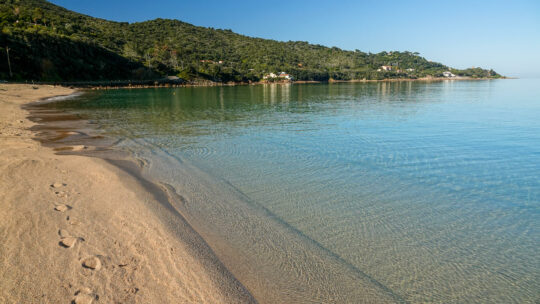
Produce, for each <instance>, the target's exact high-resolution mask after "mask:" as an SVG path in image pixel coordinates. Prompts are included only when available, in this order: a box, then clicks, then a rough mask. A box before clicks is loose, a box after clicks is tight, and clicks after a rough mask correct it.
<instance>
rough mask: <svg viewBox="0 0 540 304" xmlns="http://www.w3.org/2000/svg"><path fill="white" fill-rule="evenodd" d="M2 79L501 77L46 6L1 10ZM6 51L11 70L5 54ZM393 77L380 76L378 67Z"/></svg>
mask: <svg viewBox="0 0 540 304" xmlns="http://www.w3.org/2000/svg"><path fill="white" fill-rule="evenodd" d="M0 25H1V27H2V32H1V33H0V47H1V51H0V79H12V80H40V81H74V80H113V79H152V78H158V77H162V76H165V75H177V76H179V77H181V78H183V79H187V80H191V79H208V80H213V81H223V82H227V81H237V82H238V81H258V80H260V79H261V78H262V77H263V75H265V74H267V73H270V72H274V73H275V72H280V71H286V72H288V73H289V74H291V75H292V76H293V77H294V78H295V79H297V80H323V81H324V80H329V79H335V80H350V79H384V78H417V77H425V76H434V77H440V76H442V73H443V72H444V71H451V72H452V73H454V74H455V75H459V76H471V77H501V76H500V75H499V74H497V73H496V72H494V71H493V70H489V71H488V70H484V69H480V68H472V69H467V70H457V69H451V68H449V67H447V66H445V65H442V64H440V63H436V62H431V61H428V60H426V59H425V58H423V57H420V56H419V55H418V53H411V52H381V53H378V54H371V53H364V52H361V51H359V50H355V51H345V50H341V49H339V48H336V47H332V48H330V47H325V46H321V45H313V44H309V43H307V42H302V41H289V42H279V41H274V40H268V39H259V38H252V37H247V36H243V35H239V34H235V33H233V32H232V31H230V30H220V29H213V28H204V27H198V26H194V25H191V24H187V23H184V22H181V21H178V20H164V19H156V20H152V21H146V22H140V23H132V24H128V23H124V22H113V21H107V20H103V19H98V18H93V17H90V16H85V15H82V14H78V13H75V12H72V11H68V10H66V9H64V8H61V7H59V6H56V5H53V4H51V3H49V2H46V1H44V0H3V2H2V3H1V4H0ZM6 47H7V48H9V64H10V65H11V75H10V71H9V69H10V67H9V65H8V52H7V49H6ZM383 65H386V66H391V70H390V71H378V69H380V68H381V66H383Z"/></svg>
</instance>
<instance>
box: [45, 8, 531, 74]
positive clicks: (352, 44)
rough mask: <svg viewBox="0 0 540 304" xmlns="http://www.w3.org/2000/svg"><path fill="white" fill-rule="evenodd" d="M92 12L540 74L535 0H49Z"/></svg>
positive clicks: (106, 17) (449, 63) (110, 17)
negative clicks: (415, 52) (182, 22)
mask: <svg viewBox="0 0 540 304" xmlns="http://www.w3.org/2000/svg"><path fill="white" fill-rule="evenodd" d="M51 2H53V3H55V4H58V5H61V6H64V7H66V8H68V9H71V10H75V11H77V12H80V13H84V14H88V15H91V16H94V17H100V18H105V19H109V20H116V21H127V22H137V21H144V20H149V19H154V18H158V17H160V18H171V19H179V20H182V21H185V22H188V23H192V24H194V25H199V26H206V27H214V28H223V29H232V30H233V31H234V32H237V33H240V34H244V35H248V36H255V37H261V38H269V39H276V40H283V41H287V40H302V41H308V42H310V43H317V44H322V45H326V46H337V47H340V48H343V49H348V50H354V49H359V50H361V51H365V52H374V53H375V52H380V51H392V50H397V51H405V50H407V51H417V52H420V54H421V55H422V56H424V57H426V58H428V59H429V60H433V61H438V62H442V63H444V64H447V65H450V66H453V67H457V68H467V67H471V66H481V67H484V68H493V69H495V70H496V71H497V72H499V73H502V74H504V75H507V76H516V77H524V78H525V77H540V1H537V0H521V1H520V0H515V1H514V0H512V1H510V0H508V1H499V0H491V1H483V0H478V1H474V0H469V1H461V0H456V1H427V0H408V1H390V0H379V1H376V0H373V1H353V0H350V1H349V0H342V1H337V0H336V1H329V0H324V1H323V0H309V1H294V0H289V1H283V0H272V1H260V2H259V1H253V0H251V1H244V0H242V1H214V0H197V1H184V0H154V1H148V0H129V1H127V0H107V1H105V0H92V1H88V0H52V1H51Z"/></svg>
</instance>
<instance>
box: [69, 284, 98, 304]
mask: <svg viewBox="0 0 540 304" xmlns="http://www.w3.org/2000/svg"><path fill="white" fill-rule="evenodd" d="M98 299H99V297H98V295H96V294H95V293H93V292H92V290H90V288H86V287H84V288H81V289H80V290H79V291H77V292H76V293H75V298H74V299H73V302H72V303H74V304H91V303H92V302H93V301H94V300H98Z"/></svg>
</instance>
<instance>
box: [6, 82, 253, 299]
mask: <svg viewBox="0 0 540 304" xmlns="http://www.w3.org/2000/svg"><path fill="white" fill-rule="evenodd" d="M75 92H76V91H75V90H73V89H68V88H64V87H53V86H46V85H17V84H1V85H0V110H1V111H0V141H1V142H2V144H1V145H0V167H1V171H2V175H1V176H0V193H2V200H1V202H2V204H3V206H2V207H3V208H2V209H1V210H2V211H1V212H0V240H1V242H0V243H1V244H2V245H0V275H1V276H2V278H3V283H2V284H0V302H6V303H18V302H24V303H43V302H45V303H60V302H69V301H74V302H76V303H91V302H92V301H93V302H98V301H99V302H102V303H111V302H114V303H116V302H130V303H176V302H179V301H180V302H196V303H249V302H255V300H254V299H253V297H252V296H251V294H250V293H249V292H248V291H247V290H246V289H245V287H244V286H242V284H241V283H240V282H239V281H238V280H236V279H235V278H234V277H233V276H232V275H231V274H230V273H229V272H228V270H227V269H226V268H225V267H224V266H223V265H222V264H221V262H220V261H219V259H217V258H216V257H215V255H214V254H213V252H212V251H211V249H210V248H209V247H208V246H207V245H206V243H205V242H204V240H202V238H201V237H200V236H199V235H198V234H197V233H196V232H195V231H194V230H193V229H192V228H191V227H190V226H189V224H187V222H185V221H183V220H182V218H181V217H179V216H178V215H173V214H171V211H170V210H169V209H167V206H166V204H164V203H163V201H162V200H164V199H166V198H163V197H160V194H159V191H151V190H152V189H151V187H150V186H151V185H150V186H149V185H148V184H144V183H142V182H141V180H138V179H137V178H135V177H134V176H133V175H131V174H129V173H128V172H127V170H121V169H119V168H118V167H117V166H115V165H113V164H111V163H108V162H107V161H105V160H102V159H98V158H93V157H86V156H78V155H58V154H57V153H55V151H54V150H53V149H52V148H50V147H46V146H43V145H42V144H40V143H39V142H38V141H36V140H35V139H34V138H35V136H36V133H35V132H33V131H30V130H29V128H31V127H32V126H33V125H35V124H34V123H32V122H30V121H29V120H28V119H27V115H28V112H27V111H26V110H24V109H22V108H21V107H22V106H24V105H27V104H29V103H32V102H35V101H37V100H42V99H44V98H49V97H53V96H61V95H70V94H73V93H75ZM74 148H75V149H78V148H81V147H74ZM81 149H84V147H82V148H81ZM156 190H157V189H156ZM150 207H152V208H150ZM30 273H31V274H32V275H28V274H30Z"/></svg>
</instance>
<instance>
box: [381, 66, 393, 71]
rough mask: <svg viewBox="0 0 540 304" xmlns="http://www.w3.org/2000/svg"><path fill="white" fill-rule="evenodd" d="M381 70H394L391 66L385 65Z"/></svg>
mask: <svg viewBox="0 0 540 304" xmlns="http://www.w3.org/2000/svg"><path fill="white" fill-rule="evenodd" d="M381 69H382V70H383V71H391V70H392V67H391V66H389V65H383V66H381Z"/></svg>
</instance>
